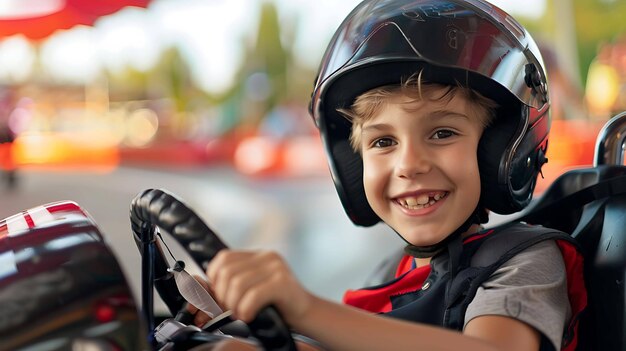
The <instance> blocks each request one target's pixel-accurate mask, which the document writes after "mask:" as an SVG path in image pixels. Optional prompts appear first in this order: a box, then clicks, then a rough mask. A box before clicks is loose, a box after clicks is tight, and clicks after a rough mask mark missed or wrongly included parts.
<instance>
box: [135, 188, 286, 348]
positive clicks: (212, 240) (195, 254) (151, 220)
mask: <svg viewBox="0 0 626 351" xmlns="http://www.w3.org/2000/svg"><path fill="white" fill-rule="evenodd" d="M130 221H131V228H132V232H133V235H134V237H135V242H136V243H137V245H138V247H139V250H140V252H141V266H142V277H141V283H142V286H141V300H142V309H143V314H144V316H145V319H146V322H147V327H148V335H150V336H151V338H152V339H151V340H150V342H151V343H152V344H153V345H154V339H153V337H154V331H155V319H154V296H153V295H154V292H153V288H155V287H156V289H157V291H158V292H159V295H161V297H162V298H163V300H164V302H165V303H166V305H167V306H168V308H169V309H170V312H172V313H173V314H174V313H176V312H175V311H180V310H181V307H182V306H183V304H184V302H185V301H184V299H183V297H182V296H181V294H180V292H179V291H178V288H177V286H176V284H175V282H174V279H172V277H171V273H170V272H168V271H167V269H168V268H169V267H168V263H167V261H166V260H165V258H164V254H163V252H162V251H161V250H160V248H158V247H157V245H156V243H155V241H156V238H155V231H156V227H159V228H161V229H163V230H165V231H166V232H168V233H169V234H170V235H171V236H172V237H173V238H174V239H176V241H178V243H179V244H180V245H181V246H182V247H183V248H184V249H185V250H186V251H187V252H188V253H189V255H190V256H191V258H192V259H193V260H194V261H195V262H196V263H197V264H198V265H199V266H200V267H202V268H203V269H205V268H206V266H207V265H208V263H209V262H210V261H211V260H212V259H213V257H215V255H216V254H217V253H218V252H219V251H220V250H222V249H225V248H226V245H225V244H224V243H223V242H222V240H221V239H220V238H219V237H218V236H217V234H215V232H213V231H212V230H211V229H210V228H209V227H208V226H207V225H206V223H205V222H204V221H203V220H202V219H201V218H200V217H199V216H198V215H197V214H196V213H195V212H194V211H192V210H191V209H190V208H189V207H187V206H186V205H185V204H184V203H183V202H182V201H181V200H179V199H178V198H176V197H175V196H174V195H172V194H170V193H168V192H167V191H165V190H161V189H147V190H145V191H143V192H142V193H140V194H139V195H137V196H136V197H135V198H134V199H133V200H132V202H131V206H130ZM248 327H249V329H250V334H251V335H252V336H253V337H254V338H256V339H257V340H258V341H259V342H260V344H261V346H262V347H263V348H264V349H265V350H275V351H283V350H284V351H287V350H289V351H295V350H296V346H295V343H294V340H293V337H292V335H291V333H290V331H289V328H288V327H287V324H286V323H285V322H284V320H283V319H282V317H281V316H280V314H279V313H278V310H276V308H275V307H273V306H267V307H265V308H264V309H262V310H261V311H260V312H259V314H258V315H257V316H256V318H255V319H254V320H253V321H252V322H250V323H248Z"/></svg>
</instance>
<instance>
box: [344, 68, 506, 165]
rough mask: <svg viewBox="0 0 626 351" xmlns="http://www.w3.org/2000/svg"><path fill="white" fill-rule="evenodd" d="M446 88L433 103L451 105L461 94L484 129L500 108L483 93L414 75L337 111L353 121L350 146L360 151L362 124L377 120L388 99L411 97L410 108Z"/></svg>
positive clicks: (375, 90) (369, 93) (359, 98)
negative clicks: (440, 102)
mask: <svg viewBox="0 0 626 351" xmlns="http://www.w3.org/2000/svg"><path fill="white" fill-rule="evenodd" d="M441 87H445V88H447V89H446V90H445V91H444V93H443V94H441V95H440V96H431V97H429V98H428V99H429V100H430V101H444V102H449V101H450V100H452V98H454V97H455V96H457V95H461V96H463V97H465V98H466V99H467V101H468V102H469V104H468V106H469V111H468V113H469V114H470V117H473V118H477V119H478V120H479V122H480V123H481V124H482V126H483V129H484V128H486V127H487V126H488V125H489V123H491V121H492V120H493V119H494V118H495V115H496V108H497V107H498V105H497V104H496V103H495V102H494V101H493V100H491V99H488V98H486V97H484V96H483V95H481V94H480V93H478V92H476V91H474V90H472V89H469V88H466V87H463V86H461V85H460V84H457V85H456V86H454V85H449V86H445V85H441V84H432V83H428V82H425V81H423V79H422V77H421V71H420V72H418V73H414V74H412V75H411V76H410V77H409V78H408V79H407V80H406V81H403V82H401V83H400V84H399V85H385V86H381V87H378V88H374V89H372V90H369V91H366V92H365V93H363V94H361V95H359V96H358V97H357V98H356V99H355V101H354V103H353V104H352V106H351V107H350V108H348V109H338V110H337V111H338V112H339V113H341V114H342V115H343V116H345V117H346V118H347V119H348V120H350V121H351V122H352V131H351V133H350V144H351V145H352V148H353V149H354V151H356V152H359V153H360V152H361V148H360V144H361V129H362V127H363V123H365V122H367V121H369V120H370V119H371V118H372V117H374V116H375V115H376V114H377V113H378V112H379V111H380V110H381V109H382V108H383V107H384V106H385V105H386V104H387V99H388V98H389V97H392V96H397V95H400V94H401V95H404V96H406V97H408V98H409V101H407V102H406V105H407V109H410V106H411V105H412V104H413V103H415V102H418V101H423V100H424V99H425V96H428V95H429V92H431V91H433V90H435V89H438V88H441Z"/></svg>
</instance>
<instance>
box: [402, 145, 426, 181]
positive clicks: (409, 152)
mask: <svg viewBox="0 0 626 351" xmlns="http://www.w3.org/2000/svg"><path fill="white" fill-rule="evenodd" d="M431 168H432V163H431V161H430V158H429V154H428V152H427V151H426V150H425V149H424V148H421V147H418V146H415V145H407V146H404V147H403V148H402V149H401V150H400V152H399V153H398V159H397V163H396V175H397V176H398V177H401V178H413V177H415V176H416V175H419V174H424V173H428V172H430V170H431Z"/></svg>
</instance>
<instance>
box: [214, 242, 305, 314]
mask: <svg viewBox="0 0 626 351" xmlns="http://www.w3.org/2000/svg"><path fill="white" fill-rule="evenodd" d="M207 277H208V278H209V281H210V282H211V285H212V287H213V291H214V292H215V295H214V296H215V298H216V299H217V300H218V301H219V302H220V305H222V306H224V307H225V308H226V309H229V310H231V311H232V312H233V314H234V317H235V318H237V319H240V320H242V321H244V322H251V321H252V320H253V319H254V317H255V316H256V315H257V314H258V312H259V311H260V310H261V309H262V308H263V307H265V306H268V305H274V306H276V308H278V310H279V311H280V313H281V315H282V316H283V318H285V321H286V322H287V323H288V324H290V325H292V326H293V325H294V322H297V321H298V320H301V319H302V318H303V317H304V316H305V315H306V313H307V311H308V309H309V308H310V305H311V303H312V296H311V295H310V294H309V293H308V292H307V291H306V290H304V288H303V287H302V286H301V285H300V283H299V282H298V281H297V280H296V279H295V277H294V276H293V274H292V273H291V271H290V270H289V268H288V267H287V264H286V263H285V261H284V260H283V259H282V258H281V257H280V256H279V255H278V254H276V253H274V252H259V251H254V252H251V251H231V250H222V251H220V252H219V253H218V254H217V255H216V256H215V258H214V259H213V260H212V261H211V263H210V264H209V266H208V267H207Z"/></svg>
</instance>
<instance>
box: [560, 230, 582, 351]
mask: <svg viewBox="0 0 626 351" xmlns="http://www.w3.org/2000/svg"><path fill="white" fill-rule="evenodd" d="M556 244H557V245H558V246H559V249H561V253H562V254H563V262H564V263H565V270H566V272H567V293H568V295H569V303H570V306H571V307H572V318H571V319H570V323H569V325H568V326H567V331H568V334H569V335H571V336H572V337H571V339H568V340H565V341H566V343H565V344H564V345H563V348H562V349H561V350H563V351H573V350H576V346H577V345H578V324H579V323H578V321H579V319H580V318H579V317H580V313H581V312H582V311H583V310H584V309H585V307H587V289H586V288H585V280H584V277H583V256H582V254H581V253H580V252H579V251H578V250H577V249H576V248H575V247H574V245H572V244H571V243H569V242H566V241H563V240H557V241H556Z"/></svg>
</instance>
